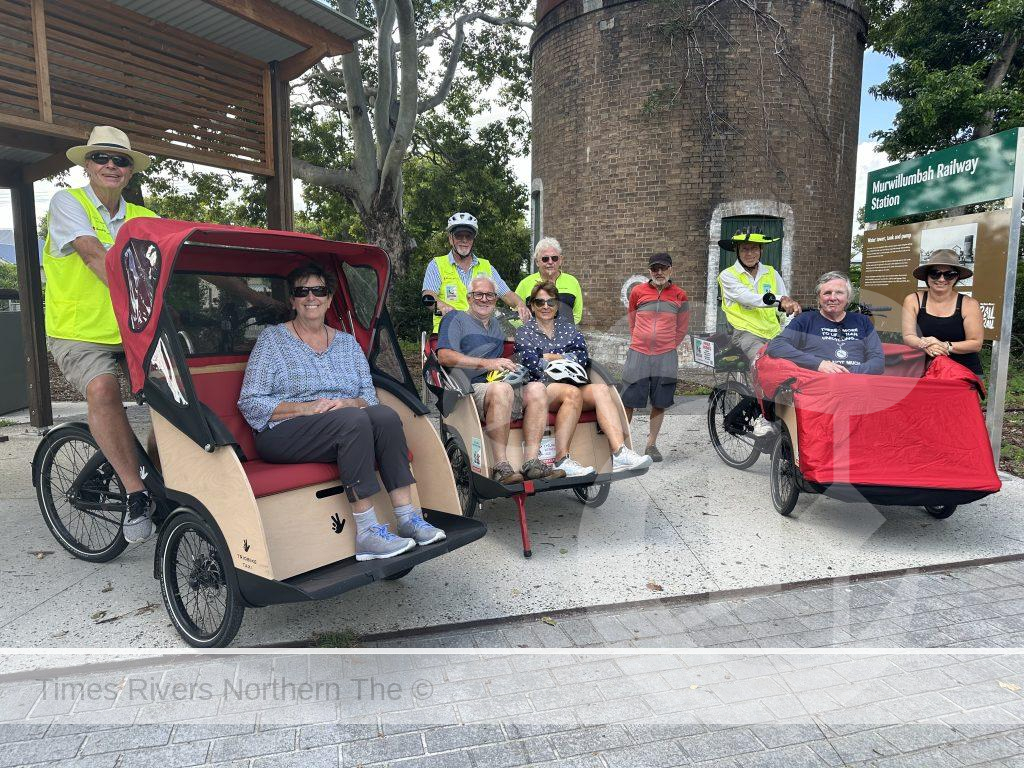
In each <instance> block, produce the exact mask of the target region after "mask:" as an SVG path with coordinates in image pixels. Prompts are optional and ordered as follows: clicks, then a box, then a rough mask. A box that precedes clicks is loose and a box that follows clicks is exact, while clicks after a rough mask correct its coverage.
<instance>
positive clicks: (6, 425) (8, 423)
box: [0, 419, 18, 428]
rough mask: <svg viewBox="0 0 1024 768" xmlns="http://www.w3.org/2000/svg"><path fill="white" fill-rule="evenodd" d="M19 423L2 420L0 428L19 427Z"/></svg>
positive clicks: (0, 420)
mask: <svg viewBox="0 0 1024 768" xmlns="http://www.w3.org/2000/svg"><path fill="white" fill-rule="evenodd" d="M17 423H18V422H16V421H11V420H10V419H0V428H2V427H13V426H15V425H17Z"/></svg>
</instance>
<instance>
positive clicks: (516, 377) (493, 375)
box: [487, 365, 526, 387]
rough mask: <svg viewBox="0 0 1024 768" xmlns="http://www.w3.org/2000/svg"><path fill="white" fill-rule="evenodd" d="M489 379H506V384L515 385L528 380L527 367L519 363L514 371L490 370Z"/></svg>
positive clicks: (489, 380)
mask: <svg viewBox="0 0 1024 768" xmlns="http://www.w3.org/2000/svg"><path fill="white" fill-rule="evenodd" d="M487 381H488V382H492V381H504V382H505V383H506V384H511V385H512V386H513V387H514V386H516V385H517V384H522V383H523V382H524V381H526V368H524V367H523V366H521V365H518V366H516V369H515V370H514V371H506V370H500V371H488V373H487Z"/></svg>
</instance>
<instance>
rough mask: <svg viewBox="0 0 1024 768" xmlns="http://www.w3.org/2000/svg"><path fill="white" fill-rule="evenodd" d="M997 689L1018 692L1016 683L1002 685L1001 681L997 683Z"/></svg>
mask: <svg viewBox="0 0 1024 768" xmlns="http://www.w3.org/2000/svg"><path fill="white" fill-rule="evenodd" d="M999 687H1000V688H1005V689H1006V690H1008V691H1019V690H1020V686H1019V685H1017V684H1016V683H1004V682H1003V681H1002V680H1000V681H999Z"/></svg>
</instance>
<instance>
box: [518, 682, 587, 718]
mask: <svg viewBox="0 0 1024 768" xmlns="http://www.w3.org/2000/svg"><path fill="white" fill-rule="evenodd" d="M527 697H528V698H529V699H530V701H531V702H532V703H533V708H534V709H535V710H537V711H538V712H543V711H545V710H548V709H563V708H566V707H575V706H579V705H580V704H587V703H591V702H596V701H601V691H600V690H599V689H598V687H597V686H596V685H595V684H593V683H588V684H585V685H573V686H565V687H556V688H548V689H546V690H540V691H532V692H530V693H528V694H527Z"/></svg>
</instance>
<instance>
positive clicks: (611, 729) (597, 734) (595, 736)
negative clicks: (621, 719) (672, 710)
mask: <svg viewBox="0 0 1024 768" xmlns="http://www.w3.org/2000/svg"><path fill="white" fill-rule="evenodd" d="M548 741H549V742H550V744H551V746H552V747H554V750H555V752H556V753H557V754H558V756H559V757H573V756H575V755H582V754H584V753H587V752H597V753H600V752H604V751H605V750H608V749H614V748H616V747H622V746H626V745H628V744H633V743H634V741H633V736H632V734H630V732H629V731H627V730H626V728H625V727H624V726H622V725H617V724H616V725H608V726H601V727H598V728H583V729H580V730H575V731H571V732H568V733H558V734H554V735H552V736H549V737H548Z"/></svg>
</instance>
